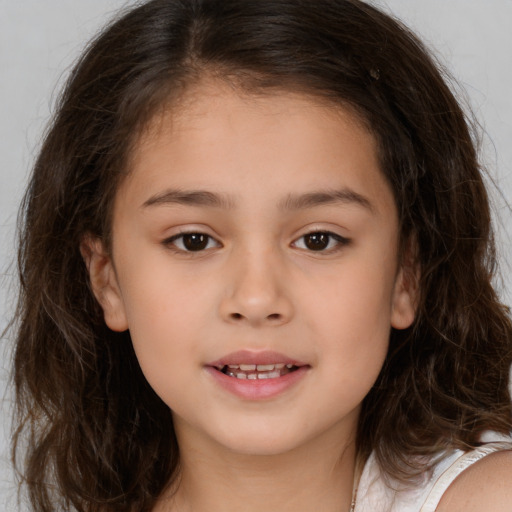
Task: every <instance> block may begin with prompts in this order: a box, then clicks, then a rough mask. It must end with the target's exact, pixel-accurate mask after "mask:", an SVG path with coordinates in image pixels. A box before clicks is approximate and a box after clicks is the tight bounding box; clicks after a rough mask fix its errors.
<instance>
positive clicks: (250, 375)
mask: <svg viewBox="0 0 512 512" xmlns="http://www.w3.org/2000/svg"><path fill="white" fill-rule="evenodd" d="M240 366H241V365H240ZM247 378H248V379H249V380H256V379H257V378H258V374H257V373H249V375H247Z"/></svg>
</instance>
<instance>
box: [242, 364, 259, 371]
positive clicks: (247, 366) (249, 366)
mask: <svg viewBox="0 0 512 512" xmlns="http://www.w3.org/2000/svg"><path fill="white" fill-rule="evenodd" d="M240 370H242V371H243V372H249V371H251V370H256V365H255V364H241V365H240Z"/></svg>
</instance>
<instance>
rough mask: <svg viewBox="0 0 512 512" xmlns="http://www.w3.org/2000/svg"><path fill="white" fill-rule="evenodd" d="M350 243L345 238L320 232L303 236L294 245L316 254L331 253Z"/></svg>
mask: <svg viewBox="0 0 512 512" xmlns="http://www.w3.org/2000/svg"><path fill="white" fill-rule="evenodd" d="M349 243H350V240H349V239H348V238H344V237H342V236H340V235H336V234H335V233H330V232H328V231H318V232H313V233H308V234H307V235H304V236H301V237H300V238H299V239H298V240H296V241H295V242H294V243H293V246H294V247H297V248H299V249H304V250H307V251H315V252H321V251H325V252H328V251H329V252H330V251H333V250H336V249H338V248H341V247H342V246H344V245H347V244H349Z"/></svg>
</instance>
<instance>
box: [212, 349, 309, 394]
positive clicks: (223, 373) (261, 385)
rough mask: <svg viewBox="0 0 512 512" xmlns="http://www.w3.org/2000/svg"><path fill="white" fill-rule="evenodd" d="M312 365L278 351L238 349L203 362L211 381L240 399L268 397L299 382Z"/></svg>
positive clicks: (282, 391) (285, 390)
mask: <svg viewBox="0 0 512 512" xmlns="http://www.w3.org/2000/svg"><path fill="white" fill-rule="evenodd" d="M310 369H311V365H309V364H306V363H303V362H299V361H297V360H296V359H292V358H290V357H289V356H286V355H284V354H280V353H278V352H273V351H268V350H263V351H252V350H239V351H238V352H233V353H231V354H227V355H225V356H224V357H223V358H222V359H218V360H216V361H213V362H211V363H209V364H207V365H206V370H207V371H208V373H209V374H210V375H211V376H212V377H213V381H214V382H216V383H217V384H218V385H220V386H221V387H222V388H224V389H225V390H227V391H228V392H229V393H231V394H234V395H235V396H237V397H239V398H242V399H243V400H249V401H254V400H256V401H259V400H270V399H273V398H276V397H278V396H280V395H281V394H282V393H285V392H287V390H289V389H292V388H293V387H295V386H296V385H298V383H299V382H301V381H302V380H303V379H304V378H306V375H307V374H308V373H309V370H310Z"/></svg>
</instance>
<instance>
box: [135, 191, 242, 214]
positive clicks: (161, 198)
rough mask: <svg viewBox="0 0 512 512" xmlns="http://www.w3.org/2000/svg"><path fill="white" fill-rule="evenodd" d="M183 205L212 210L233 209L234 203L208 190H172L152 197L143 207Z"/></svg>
mask: <svg viewBox="0 0 512 512" xmlns="http://www.w3.org/2000/svg"><path fill="white" fill-rule="evenodd" d="M168 204H182V205H188V206H209V207H211V208H224V209H231V208H233V207H234V201H233V200H232V199H231V198H230V197H229V196H226V195H221V194H217V193H214V192H208V191H206V190H177V189H170V190H166V191H165V192H162V193H160V194H156V195H154V196H151V197H150V198H149V199H148V200H147V201H145V202H144V203H143V204H142V206H143V207H144V208H146V207H149V206H156V205H168Z"/></svg>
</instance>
